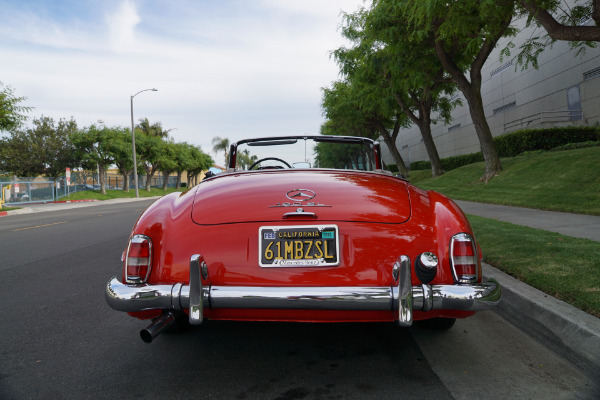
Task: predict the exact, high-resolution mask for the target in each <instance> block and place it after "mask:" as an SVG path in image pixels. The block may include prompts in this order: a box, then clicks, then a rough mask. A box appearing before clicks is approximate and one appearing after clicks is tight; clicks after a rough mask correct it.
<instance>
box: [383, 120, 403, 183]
mask: <svg viewBox="0 0 600 400" xmlns="http://www.w3.org/2000/svg"><path fill="white" fill-rule="evenodd" d="M380 132H381V136H383V141H384V142H385V144H386V146H387V147H388V149H389V150H390V153H392V157H394V161H395V162H396V165H397V166H398V171H400V173H401V174H402V176H404V177H405V178H408V169H406V164H404V160H403V159H402V156H401V155H400V152H399V151H398V147H396V143H395V142H394V139H392V137H391V136H390V134H389V133H388V132H387V131H386V130H385V129H384V130H383V131H381V130H380ZM384 132H385V133H384Z"/></svg>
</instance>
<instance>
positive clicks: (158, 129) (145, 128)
mask: <svg viewBox="0 0 600 400" xmlns="http://www.w3.org/2000/svg"><path fill="white" fill-rule="evenodd" d="M135 128H136V129H139V130H140V131H142V132H143V133H144V134H146V135H148V136H154V137H158V138H162V139H166V138H167V137H168V136H169V132H171V131H172V130H173V129H167V130H164V129H163V127H162V124H161V123H160V122H155V123H153V124H150V121H148V118H140V123H139V124H137V126H136V127H135Z"/></svg>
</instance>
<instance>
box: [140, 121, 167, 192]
mask: <svg viewBox="0 0 600 400" xmlns="http://www.w3.org/2000/svg"><path fill="white" fill-rule="evenodd" d="M135 146H136V152H137V155H138V156H139V162H140V164H142V167H143V169H144V171H145V172H146V191H148V192H149V191H150V187H151V185H152V178H153V177H154V174H155V173H156V171H157V170H158V167H159V165H160V160H161V158H162V157H163V151H164V147H165V146H164V141H163V140H162V139H161V138H160V137H157V136H150V135H147V134H144V133H142V132H140V133H139V134H137V132H136V135H135Z"/></svg>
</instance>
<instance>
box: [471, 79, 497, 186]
mask: <svg viewBox="0 0 600 400" xmlns="http://www.w3.org/2000/svg"><path fill="white" fill-rule="evenodd" d="M463 93H464V94H465V97H466V99H467V103H468V104H469V112H470V114H471V119H472V120H473V125H475V131H476V132H477V137H478V138H479V145H480V147H481V154H482V155H483V161H484V163H485V173H484V175H483V177H482V178H481V179H482V180H483V181H484V182H485V183H487V182H488V181H489V180H490V179H492V178H493V177H494V176H496V175H498V173H499V172H500V171H502V163H501V162H500V156H499V155H498V152H497V151H496V144H495V143H494V137H493V136H492V131H491V130H490V126H489V125H488V123H487V119H486V118H485V112H484V109H483V100H482V98H481V90H475V89H471V91H470V92H469V91H468V92H464V91H463Z"/></svg>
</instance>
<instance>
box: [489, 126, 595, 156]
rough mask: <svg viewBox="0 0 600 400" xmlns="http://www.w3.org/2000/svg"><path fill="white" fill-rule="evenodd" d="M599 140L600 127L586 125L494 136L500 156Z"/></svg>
mask: <svg viewBox="0 0 600 400" xmlns="http://www.w3.org/2000/svg"><path fill="white" fill-rule="evenodd" d="M590 141H600V129H598V128H596V127H587V126H570V127H566V128H549V129H527V130H520V131H515V132H512V133H507V134H505V135H502V136H498V137H496V138H494V143H495V144H496V150H498V154H499V155H500V157H514V156H517V155H519V154H521V153H523V152H524V151H533V150H551V149H554V148H556V147H559V146H564V145H566V144H568V143H579V142H590Z"/></svg>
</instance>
